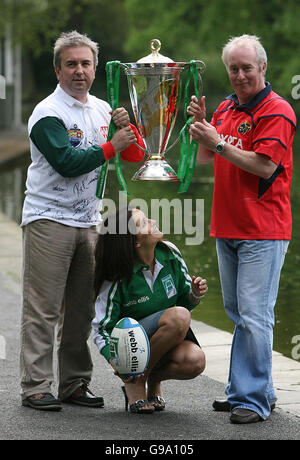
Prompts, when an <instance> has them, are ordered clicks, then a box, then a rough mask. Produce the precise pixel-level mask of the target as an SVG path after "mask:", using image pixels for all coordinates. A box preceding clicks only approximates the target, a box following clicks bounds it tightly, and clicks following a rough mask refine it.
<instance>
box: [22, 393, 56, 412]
mask: <svg viewBox="0 0 300 460" xmlns="http://www.w3.org/2000/svg"><path fill="white" fill-rule="evenodd" d="M22 406H26V407H32V409H38V410H52V411H59V410H61V409H62V405H61V402H60V400H59V399H55V398H54V396H53V395H52V394H51V393H43V394H42V393H41V396H40V397H39V398H35V395H32V396H29V397H28V398H26V399H23V401H22Z"/></svg>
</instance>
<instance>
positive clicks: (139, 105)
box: [121, 39, 205, 181]
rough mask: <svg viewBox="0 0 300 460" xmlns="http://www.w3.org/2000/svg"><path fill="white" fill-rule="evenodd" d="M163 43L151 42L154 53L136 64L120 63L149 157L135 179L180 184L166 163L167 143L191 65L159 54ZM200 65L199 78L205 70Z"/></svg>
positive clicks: (200, 62) (199, 64) (202, 65)
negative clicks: (183, 76) (125, 76)
mask: <svg viewBox="0 0 300 460" xmlns="http://www.w3.org/2000/svg"><path fill="white" fill-rule="evenodd" d="M160 48H161V43H160V41H159V40H157V39H153V40H151V42H150V49H151V54H150V55H148V56H146V57H144V58H142V59H140V60H139V61H137V62H136V63H125V64H121V65H122V66H123V68H124V70H125V74H126V75H127V80H128V87H129V94H130V100H131V105H132V110H133V114H134V117H135V121H136V125H137V128H138V130H139V133H140V134H141V136H142V137H143V139H144V143H145V145H146V149H145V150H146V154H147V156H148V158H147V159H146V161H145V163H144V164H143V165H142V166H141V167H140V169H139V170H138V171H137V172H136V173H135V174H134V176H133V178H132V180H135V181H137V180H159V181H178V180H179V178H178V177H177V175H176V173H175V171H174V170H173V168H172V167H171V166H170V165H169V164H168V163H167V162H166V160H165V153H166V152H167V151H168V150H169V149H170V148H172V147H173V146H174V145H175V144H176V143H177V141H178V140H179V138H178V139H177V140H176V141H175V142H174V143H173V144H172V145H171V146H170V147H167V146H168V142H169V139H170V136H171V133H172V130H173V127H174V124H175V120H176V116H177V112H178V107H179V103H180V96H181V94H180V93H181V87H182V78H181V74H182V72H183V71H184V70H185V69H186V68H188V67H189V65H190V63H186V62H174V61H172V60H171V59H170V58H168V57H165V56H162V55H161V54H159V50H160ZM193 62H194V63H196V65H197V70H198V77H199V81H200V83H201V76H200V73H201V71H202V70H203V69H204V67H205V66H204V63H203V62H202V61H193Z"/></svg>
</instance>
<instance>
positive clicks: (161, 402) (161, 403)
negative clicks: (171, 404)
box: [148, 396, 166, 411]
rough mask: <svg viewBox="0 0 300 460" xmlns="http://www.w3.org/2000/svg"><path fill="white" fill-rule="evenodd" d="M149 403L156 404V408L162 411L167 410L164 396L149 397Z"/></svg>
mask: <svg viewBox="0 0 300 460" xmlns="http://www.w3.org/2000/svg"><path fill="white" fill-rule="evenodd" d="M148 403H149V404H151V405H152V406H154V410H156V411H162V410H165V407H166V401H165V399H164V398H163V397H162V396H153V397H152V398H148Z"/></svg>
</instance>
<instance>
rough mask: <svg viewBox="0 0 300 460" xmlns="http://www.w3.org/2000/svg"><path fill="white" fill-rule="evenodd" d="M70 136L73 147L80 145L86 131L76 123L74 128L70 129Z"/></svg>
mask: <svg viewBox="0 0 300 460" xmlns="http://www.w3.org/2000/svg"><path fill="white" fill-rule="evenodd" d="M68 137H69V141H70V143H71V145H72V147H75V148H76V147H78V146H79V145H80V144H81V142H82V141H83V138H84V133H83V131H82V130H81V129H79V128H78V127H77V125H74V128H72V129H68Z"/></svg>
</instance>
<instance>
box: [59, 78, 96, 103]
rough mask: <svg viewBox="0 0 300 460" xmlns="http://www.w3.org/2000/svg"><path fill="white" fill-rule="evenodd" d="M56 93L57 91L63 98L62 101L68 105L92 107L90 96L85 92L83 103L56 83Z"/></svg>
mask: <svg viewBox="0 0 300 460" xmlns="http://www.w3.org/2000/svg"><path fill="white" fill-rule="evenodd" d="M55 92H56V93H58V94H59V95H60V97H61V98H62V99H63V100H64V102H65V103H66V104H67V105H68V106H69V107H73V106H74V105H75V106H77V107H85V108H87V107H89V108H90V107H92V105H91V98H90V94H89V93H87V101H86V103H85V104H84V103H83V102H80V101H78V100H77V99H75V98H74V97H72V96H70V94H68V93H66V92H65V91H64V90H63V89H62V87H61V86H60V84H59V83H58V85H57V87H56V90H55Z"/></svg>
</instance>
